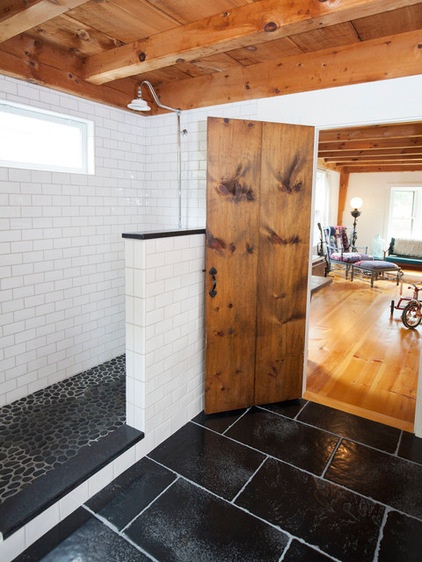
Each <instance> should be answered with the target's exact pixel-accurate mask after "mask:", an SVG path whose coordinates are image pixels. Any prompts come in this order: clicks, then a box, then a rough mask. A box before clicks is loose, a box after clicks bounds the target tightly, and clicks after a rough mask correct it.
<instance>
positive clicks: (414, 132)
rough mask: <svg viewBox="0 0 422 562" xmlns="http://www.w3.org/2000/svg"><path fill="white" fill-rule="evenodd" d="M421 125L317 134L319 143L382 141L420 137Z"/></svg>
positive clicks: (411, 124)
mask: <svg viewBox="0 0 422 562" xmlns="http://www.w3.org/2000/svg"><path fill="white" fill-rule="evenodd" d="M421 136H422V123H419V122H415V123H394V124H392V125H369V126H366V127H352V128H349V129H325V130H323V131H320V132H319V140H320V142H324V143H329V142H338V141H352V140H373V141H375V140H378V139H379V140H384V139H387V138H401V137H421Z"/></svg>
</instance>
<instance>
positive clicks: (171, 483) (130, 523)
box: [120, 478, 179, 534]
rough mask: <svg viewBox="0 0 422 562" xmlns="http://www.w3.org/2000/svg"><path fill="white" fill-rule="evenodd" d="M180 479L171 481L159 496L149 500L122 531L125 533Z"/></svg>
mask: <svg viewBox="0 0 422 562" xmlns="http://www.w3.org/2000/svg"><path fill="white" fill-rule="evenodd" d="M178 480H179V478H175V479H174V480H173V482H170V484H169V485H168V486H166V488H164V490H162V491H161V492H160V493H159V494H158V496H155V498H154V499H153V500H151V501H150V502H149V504H148V505H147V506H145V507H144V509H142V510H141V511H140V512H139V513H138V514H137V515H135V517H133V518H132V519H131V520H130V521H129V523H127V524H126V525H125V526H124V527H122V528H121V530H120V533H121V534H123V533H124V532H125V531H126V529H127V528H128V527H130V526H131V525H132V523H133V522H134V521H135V520H136V519H138V517H139V516H140V515H142V514H143V513H144V512H145V511H146V510H147V509H149V508H150V507H151V506H152V505H153V504H154V503H155V502H156V501H157V500H158V498H160V497H161V496H162V495H163V494H164V493H165V492H167V490H169V489H170V488H171V487H172V486H173V485H174V484H175V483H176V482H177V481H178Z"/></svg>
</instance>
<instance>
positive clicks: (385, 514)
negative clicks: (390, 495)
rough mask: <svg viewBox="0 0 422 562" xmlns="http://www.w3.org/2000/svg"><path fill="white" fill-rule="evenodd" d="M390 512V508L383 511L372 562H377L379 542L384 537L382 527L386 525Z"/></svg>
mask: <svg viewBox="0 0 422 562" xmlns="http://www.w3.org/2000/svg"><path fill="white" fill-rule="evenodd" d="M391 511H392V508H389V507H387V508H386V510H385V511H384V515H383V518H382V521H381V525H380V528H379V531H378V540H377V544H376V545H375V551H374V560H373V562H377V560H378V556H379V552H380V547H381V542H382V539H383V537H384V527H385V524H386V523H387V517H388V514H389V513H390V512H391Z"/></svg>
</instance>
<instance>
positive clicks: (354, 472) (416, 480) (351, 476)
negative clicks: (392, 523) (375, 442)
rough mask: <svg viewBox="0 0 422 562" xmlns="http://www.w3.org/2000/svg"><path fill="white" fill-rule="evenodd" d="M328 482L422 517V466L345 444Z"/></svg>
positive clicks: (332, 467)
mask: <svg viewBox="0 0 422 562" xmlns="http://www.w3.org/2000/svg"><path fill="white" fill-rule="evenodd" d="M325 476H326V478H327V479H329V480H331V481H332V482H337V483H338V484H341V485H342V486H345V487H346V488H349V489H351V490H355V491H356V492H358V493H360V494H363V495H364V496H367V497H370V498H374V499H375V500H377V501H380V502H382V503H384V504H386V505H388V506H391V507H393V508H395V509H398V510H399V511H403V512H404V513H407V514H409V515H413V516H415V517H422V487H421V482H422V466H421V465H419V464H416V463H413V462H410V461H407V460H405V459H401V458H398V457H395V456H393V455H389V454H387V453H383V452H381V451H377V450H375V449H371V448H369V447H366V446H365V445H360V444H358V443H354V442H352V441H347V440H344V441H343V442H342V443H341V445H340V447H339V448H338V450H337V451H336V454H335V455H334V458H333V460H332V462H331V463H330V466H329V468H328V470H327V472H326V475H325Z"/></svg>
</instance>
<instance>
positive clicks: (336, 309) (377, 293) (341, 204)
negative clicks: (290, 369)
mask: <svg viewBox="0 0 422 562" xmlns="http://www.w3.org/2000/svg"><path fill="white" fill-rule="evenodd" d="M408 125H411V124H395V125H394V126H395V127H398V126H402V127H403V128H404V127H406V126H408ZM413 125H415V126H416V127H420V124H419V123H414V124H413ZM370 128H371V127H363V129H366V130H367V131H365V134H366V135H367V137H368V138H367V139H366V143H367V144H368V148H367V149H365V147H364V145H363V141H362V139H361V140H360V141H359V142H361V143H362V144H361V146H360V148H359V150H357V151H355V153H354V154H353V155H351V151H350V150H349V152H348V154H347V153H346V152H344V154H345V155H344V157H343V156H340V152H341V151H342V150H345V149H346V148H350V147H351V146H352V145H349V146H347V134H348V133H347V131H348V130H349V131H350V130H351V128H350V127H348V128H345V129H344V135H343V136H341V133H340V132H339V131H338V130H337V131H336V133H335V134H337V138H338V139H339V144H338V145H337V151H336V152H335V157H334V156H332V157H330V158H331V159H330V160H329V165H330V163H333V162H335V163H336V164H337V165H336V166H335V167H334V168H333V167H332V168H331V169H337V170H340V169H342V170H347V175H348V177H347V179H349V178H350V183H349V189H348V183H347V182H346V187H345V188H344V185H343V186H342V187H340V188H339V193H338V209H337V205H336V209H335V212H334V213H333V216H334V217H335V218H334V219H333V218H331V221H332V223H331V224H342V222H340V221H342V218H339V217H346V216H348V215H350V213H348V211H349V209H348V203H349V200H350V199H351V198H352V197H353V196H358V195H361V196H362V195H363V197H364V198H365V215H366V216H364V217H361V219H362V218H363V219H364V220H363V221H362V220H361V222H360V224H359V226H360V230H359V238H360V240H362V241H364V243H365V244H368V245H369V244H370V241H371V238H372V237H374V236H375V235H376V234H377V232H379V231H381V232H385V233H386V236H385V238H387V235H388V234H387V230H388V228H387V226H388V209H389V206H388V198H387V199H384V197H385V196H386V195H387V193H388V194H389V189H390V187H388V188H385V189H384V193H382V191H381V189H380V188H379V186H378V187H377V189H378V191H377V193H376V195H375V194H374V196H373V197H371V193H370V183H369V182H370V180H371V178H372V177H373V178H375V177H376V176H372V175H369V176H368V174H370V171H371V166H372V164H371V158H372V160H375V157H376V156H377V154H381V152H378V151H376V152H372V157H371V155H370V152H371V149H370V145H371V138H370V133H369V132H368V129H370ZM373 128H374V129H377V131H379V130H380V128H382V129H386V130H387V128H388V127H387V125H385V126H384V125H376V126H375V127H373ZM352 129H354V130H355V132H356V129H357V128H356V127H353V128H352ZM396 130H397V129H396ZM339 135H340V136H339ZM387 136H388V134H387ZM325 138H327V135H326V136H325ZM388 142H389V143H390V144H392V140H391V137H390V139H389V141H388ZM372 144H373V145H375V143H374V142H373V140H372ZM413 144H414V143H413ZM340 145H342V147H340ZM319 148H320V149H321V148H322V145H321V134H320V142H319ZM323 148H324V149H327V145H325V146H324V147H323ZM355 148H357V147H355ZM393 150H394V148H393V147H390V149H386V148H384V149H383V152H384V153H385V158H387V157H389V155H390V154H391V156H392V155H393ZM401 151H402V152H405V151H403V149H401ZM410 152H414V151H410ZM321 154H322V150H319V157H321ZM361 155H362V156H364V157H365V158H366V160H367V162H366V163H365V162H364V161H359V159H360V156H361ZM394 158H395V160H396V163H395V164H394V165H395V166H397V160H398V158H397V151H396V155H395V156H394ZM347 159H349V162H348V160H347ZM340 162H343V165H342V166H339V165H338V164H339V163H340ZM353 162H354V163H353ZM392 162H393V160H391V161H390V163H389V164H388V166H387V165H386V167H385V170H386V171H387V170H391V171H392V170H393V163H392ZM403 165H404V166H406V164H405V163H404V157H403ZM407 166H408V168H407V169H408V170H409V171H418V170H417V165H416V164H413V165H411V164H407ZM397 169H399V167H397ZM404 169H406V168H404ZM419 169H420V172H421V178H422V169H421V168H420V165H419ZM372 171H375V170H374V168H372ZM376 171H381V169H380V170H376ZM361 172H362V173H364V174H366V175H365V176H360V173H361ZM398 173H401V172H396V174H395V175H393V173H392V174H391V176H390V175H389V176H384V178H383V181H384V183H387V184H389V185H390V177H391V182H394V181H397V174H398ZM349 174H350V176H349ZM340 176H341V177H340V181H339V183H340V186H341V184H342V182H344V179H345V175H344V174H343V176H342V175H341V174H340ZM353 176H354V177H355V178H356V177H357V176H360V177H365V178H367V180H368V181H367V182H366V184H365V191H364V193H363V194H362V193H356V182H354V180H352V178H353ZM377 176H378V177H379V175H378V174H377ZM418 177H419V176H418ZM400 178H401V179H403V178H406V179H407V180H408V181H413V179H414V176H409V175H407V176H406V175H405V176H403V175H401V176H400ZM376 213H377V216H376V217H374V215H375V214H376ZM369 217H371V219H370V220H368V219H369ZM314 220H315V217H314ZM344 220H346V218H344ZM350 220H352V219H350ZM347 226H348V225H347ZM329 276H330V277H332V279H333V282H332V283H331V284H330V285H328V286H326V287H324V289H322V290H321V291H319V292H318V293H317V294H315V295H314V296H313V297H312V300H311V304H310V310H309V315H308V320H309V325H308V354H307V366H306V370H307V372H306V384H305V390H304V397H305V398H307V399H309V400H312V401H314V402H318V403H320V404H324V405H327V406H332V407H335V408H337V409H340V410H343V411H347V412H349V413H353V414H356V415H360V416H362V417H366V418H368V419H372V420H374V421H379V422H382V423H386V424H388V425H392V426H394V427H398V428H400V429H404V430H406V431H411V432H413V430H414V416H415V406H416V392H417V379H418V372H419V362H420V337H421V336H420V332H419V331H418V330H409V329H407V328H405V327H404V326H403V324H402V323H401V319H400V314H399V312H398V311H396V312H395V313H394V314H393V315H392V316H391V314H390V303H391V301H392V300H398V298H399V295H400V290H402V291H403V293H404V294H405V293H406V292H410V291H409V290H408V288H407V287H408V284H409V283H410V282H422V271H419V270H417V271H413V270H406V271H405V275H404V277H403V278H402V281H403V283H402V284H401V285H399V286H397V285H396V284H395V283H394V282H393V281H392V280H389V281H388V280H380V281H379V282H377V283H376V286H375V287H374V288H371V287H370V283H369V281H368V280H367V279H365V278H360V277H359V278H355V280H354V281H353V282H351V281H350V277H349V279H347V280H346V279H345V275H344V270H343V271H339V272H332V273H330V274H329Z"/></svg>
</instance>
